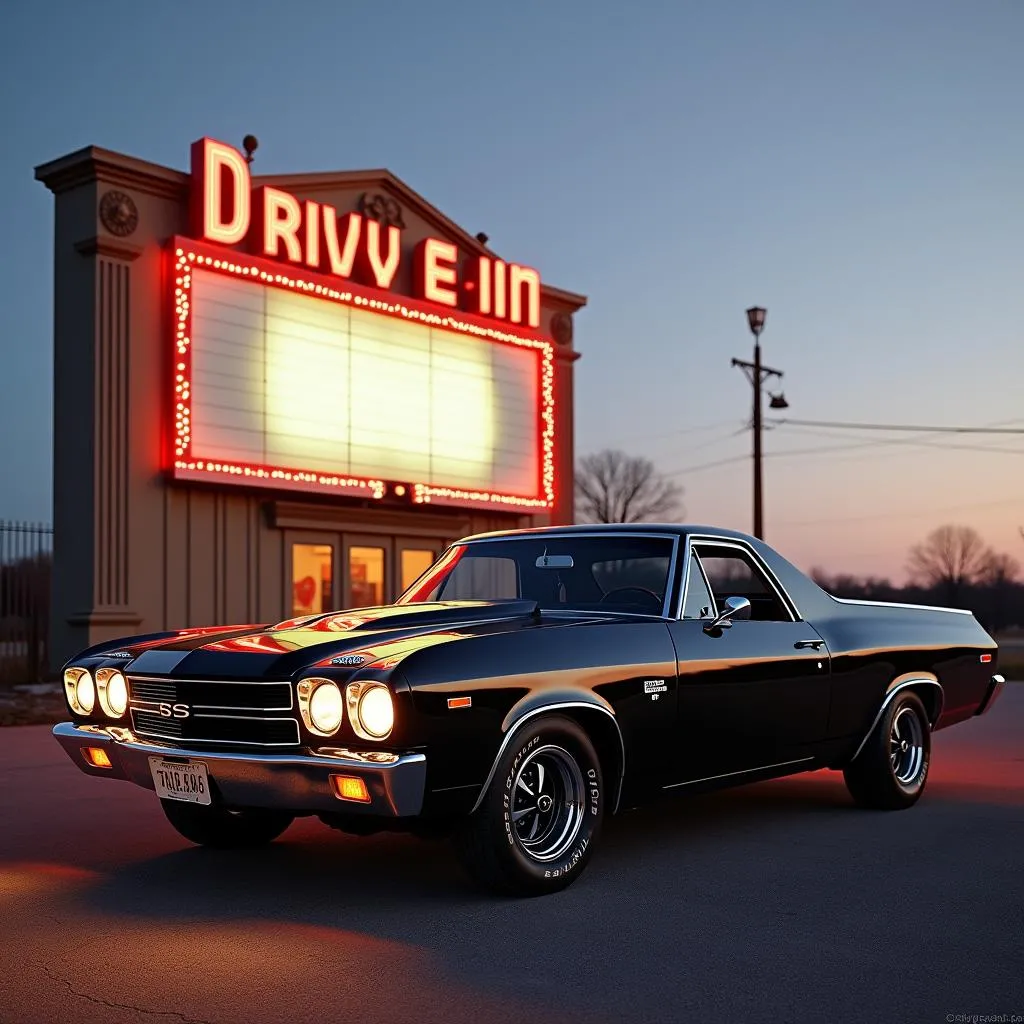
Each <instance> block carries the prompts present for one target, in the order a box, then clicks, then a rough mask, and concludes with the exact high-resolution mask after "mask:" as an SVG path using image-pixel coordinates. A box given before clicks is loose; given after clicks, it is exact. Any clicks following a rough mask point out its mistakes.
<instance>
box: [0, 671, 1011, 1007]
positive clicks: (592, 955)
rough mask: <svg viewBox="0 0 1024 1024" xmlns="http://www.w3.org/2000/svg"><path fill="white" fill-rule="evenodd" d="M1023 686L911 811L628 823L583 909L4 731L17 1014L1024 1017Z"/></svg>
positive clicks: (807, 808) (939, 768) (408, 848)
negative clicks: (219, 828)
mask: <svg viewBox="0 0 1024 1024" xmlns="http://www.w3.org/2000/svg"><path fill="white" fill-rule="evenodd" d="M1022 736H1024V684H1012V685H1011V686H1009V687H1008V688H1007V692H1006V694H1005V695H1004V696H1003V698H1002V700H1001V701H1000V703H999V704H998V705H997V706H996V708H995V709H994V710H993V712H992V713H991V714H990V715H988V716H986V717H984V718H982V719H977V720H974V721H970V722H966V723H964V724H962V725H958V726H955V727H953V728H952V729H949V730H945V731H943V732H941V733H939V734H937V735H936V737H935V740H934V748H933V759H932V773H931V777H930V780H929V788H928V792H927V794H926V796H925V798H924V799H923V800H922V801H921V803H920V804H919V805H918V806H917V807H916V808H914V809H912V810H910V811H907V812H898V813H878V812H876V813H871V812H864V811H858V810H855V809H853V808H852V806H851V804H850V801H849V798H848V797H847V795H846V791H845V789H844V787H843V784H842V778H841V776H839V775H837V774H835V773H830V772H818V773H814V774H811V775H804V776H797V777H796V778H793V779H789V780H783V781H778V782H768V783H761V784H758V785H756V786H748V787H745V788H743V789H737V790H732V791H729V792H724V793H719V794H711V795H707V796H700V797H691V798H688V799H686V798H684V799H678V800H674V801H670V802H666V803H664V804H662V805H660V806H657V807H653V808H648V809H644V810H641V811H637V812H632V813H630V814H628V815H625V816H623V817H622V818H620V819H616V820H613V821H611V822H610V823H609V824H608V826H607V827H606V830H605V833H604V835H603V836H602V839H601V842H600V846H599V848H598V850H597V853H596V855H595V858H594V860H593V861H592V863H591V865H590V867H589V868H588V870H587V872H586V873H585V874H584V876H583V877H582V878H581V879H580V881H579V882H578V883H577V884H576V885H575V886H573V887H572V888H570V889H569V890H568V891H566V892H564V893H561V894H558V895H556V896H553V897H547V898H544V899H540V900H525V901H508V900H492V899H490V898H489V897H487V896H486V895H482V894H480V893H479V892H478V891H476V890H475V889H474V888H473V887H472V886H471V885H470V883H469V882H468V881H467V880H466V878H465V877H464V876H463V875H462V873H461V871H460V870H459V868H458V867H457V865H456V863H455V860H454V857H453V856H452V855H451V853H450V851H449V849H448V847H447V846H446V845H445V844H443V843H431V842H424V841H421V840H416V839H412V838H408V837H402V836H387V835H384V836H375V837H370V838H366V839H354V838H348V837H345V836H342V835H340V834H338V833H335V832H332V831H330V830H328V829H326V828H324V827H323V826H321V825H319V824H318V823H315V822H311V821H300V822H297V823H296V824H295V825H293V826H292V828H291V829H289V830H288V832H286V833H285V835H284V836H283V837H282V839H281V840H279V841H278V842H277V843H275V844H274V845H273V846H272V847H270V848H268V849H265V850H262V851H246V852H229V851H222V852H216V851H207V850H199V849H196V848H194V847H191V846H190V845H189V844H188V843H186V842H185V841H184V840H183V839H181V838H180V837H179V836H178V835H177V834H176V833H175V832H174V831H173V830H172V829H171V828H170V826H169V825H168V824H167V823H166V821H165V820H164V818H163V815H162V814H161V812H160V809H159V807H158V805H157V803H156V800H155V797H154V796H153V794H152V793H149V792H147V791H143V790H140V789H136V788H135V787H133V786H131V785H129V784H128V783H122V782H114V781H107V782H104V781H101V780H96V779H92V778H89V777H87V776H85V775H83V774H82V773H80V772H79V771H78V770H77V769H76V768H75V767H74V766H73V765H72V764H71V762H70V761H69V760H68V759H67V757H66V756H65V755H64V753H63V752H62V751H61V750H60V749H59V747H58V746H57V744H56V743H55V742H54V740H53V739H52V737H51V736H50V735H49V730H48V729H47V728H46V727H41V726H26V727H19V728H8V729H0V1024H51V1022H52V1024H57V1022H66V1021H74V1022H75V1024H143V1022H157V1021H166V1022H171V1024H178V1022H180V1024H215V1022H216V1024H243V1022H244V1024H251V1022H254V1021H258V1022H268V1024H277V1022H281V1024H285V1022H287V1024H301V1022H304V1021H331V1022H335V1021H349V1020H366V1019H369V1020H374V1021H381V1022H388V1021H402V1022H405V1021H408V1022H410V1024H411V1022H416V1024H431V1022H434V1021H437V1022H441V1021H445V1022H452V1024H460V1022H463V1021H465V1022H474V1024H476V1022H478V1021H487V1022H495V1024H504V1022H509V1024H511V1022H513V1021H514V1022H517V1024H519V1022H521V1021H523V1020H530V1022H531V1024H547V1022H551V1024H554V1022H566V1024H575V1022H580V1024H583V1022H586V1024H598V1022H612V1021H624V1020H629V1021H652V1022H672V1021H684V1020H685V1021H690V1020H696V1021H701V1022H702V1024H703V1022H712V1021H723V1022H725V1021H728V1022H732V1021H737V1020H743V1021H773V1022H778V1021H790V1020H792V1021H803V1020H829V1021H832V1022H835V1024H840V1022H844V1021H869V1020H871V1021H874V1020H894V1021H897V1020H898V1021H918V1020H920V1021H928V1020H935V1021H941V1020H944V1019H946V1015H947V1014H956V1013H976V1014H997V1013H1006V1014H1012V1013H1017V1014H1024V980H1022V978H1024V975H1022V973H1021V971H1020V964H1021V962H1022V960H1024V872H1022V871H1021V866H1022V860H1021V850H1022V849H1024V741H1022V739H1021V737H1022Z"/></svg>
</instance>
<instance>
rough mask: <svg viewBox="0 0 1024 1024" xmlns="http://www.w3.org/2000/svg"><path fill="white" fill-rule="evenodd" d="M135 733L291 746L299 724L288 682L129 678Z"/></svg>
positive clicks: (196, 740) (197, 740) (198, 740)
mask: <svg viewBox="0 0 1024 1024" xmlns="http://www.w3.org/2000/svg"><path fill="white" fill-rule="evenodd" d="M128 692H129V696H130V703H131V716H132V728H133V731H134V732H136V733H137V734H138V735H139V736H152V737H154V738H157V739H168V740H179V741H182V742H188V743H202V744H205V743H210V744H225V743H230V744H237V745H241V746H245V745H253V746H261V747H290V746H296V745H298V743H299V723H298V721H297V720H296V719H295V718H294V717H293V716H290V715H285V714H281V712H287V711H291V710H292V707H293V700H292V687H291V684H290V683H281V682H274V683H253V682H234V681H228V680H216V679H160V678H156V677H152V676H134V677H133V676H129V677H128Z"/></svg>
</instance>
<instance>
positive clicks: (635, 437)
mask: <svg viewBox="0 0 1024 1024" xmlns="http://www.w3.org/2000/svg"><path fill="white" fill-rule="evenodd" d="M735 426H736V420H719V421H718V422H717V423H701V424H698V425H696V426H689V427H676V428H674V429H672V430H663V431H661V432H660V433H657V434H630V435H627V436H626V437H624V438H622V439H621V440H622V441H624V442H632V441H654V440H658V439H660V438H663V437H678V436H679V435H681V434H699V433H700V432H701V431H704V430H717V429H720V428H721V427H735ZM742 429H743V430H746V429H747V428H746V427H745V426H744V427H743V428H742ZM728 436H730V437H731V436H732V435H731V434H730V435H728Z"/></svg>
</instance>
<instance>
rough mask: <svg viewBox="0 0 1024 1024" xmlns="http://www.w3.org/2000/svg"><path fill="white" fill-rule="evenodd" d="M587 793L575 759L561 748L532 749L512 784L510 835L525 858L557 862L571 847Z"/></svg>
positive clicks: (577, 830) (581, 818) (580, 820)
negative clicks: (511, 831)
mask: <svg viewBox="0 0 1024 1024" xmlns="http://www.w3.org/2000/svg"><path fill="white" fill-rule="evenodd" d="M585 796H586V791H585V788H584V784H583V772H582V771H581V769H580V766H579V765H578V764H577V763H576V759H575V758H574V757H573V756H572V754H570V753H569V752H568V751H567V750H564V749H563V748H562V747H558V746H555V745H553V744H549V745H548V746H544V747H540V748H539V749H535V750H534V751H533V752H532V753H531V754H529V755H528V757H527V758H526V760H524V761H523V763H522V764H521V765H520V766H519V770H518V771H517V772H516V775H515V781H514V782H513V784H512V806H511V819H512V829H513V835H514V836H515V841H516V842H517V843H518V845H519V847H520V849H521V850H522V851H523V853H525V854H526V856H528V857H530V858H532V859H533V860H536V861H538V862H541V863H546V862H548V861H552V860H556V859H557V858H558V857H560V856H561V855H562V854H563V853H565V851H566V850H568V849H569V847H570V846H572V844H573V842H574V840H575V839H576V836H577V834H578V833H579V830H580V825H581V824H582V822H583V811H584V802H585Z"/></svg>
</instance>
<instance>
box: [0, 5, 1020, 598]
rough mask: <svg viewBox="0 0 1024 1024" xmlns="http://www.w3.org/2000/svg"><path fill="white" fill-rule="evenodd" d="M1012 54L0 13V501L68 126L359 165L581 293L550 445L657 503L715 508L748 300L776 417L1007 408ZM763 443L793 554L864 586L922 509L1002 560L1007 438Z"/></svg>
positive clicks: (1008, 21)
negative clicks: (976, 537)
mask: <svg viewBox="0 0 1024 1024" xmlns="http://www.w3.org/2000/svg"><path fill="white" fill-rule="evenodd" d="M1022 44H1024V4H1022V3H1020V2H1019V0H980V2H977V3H968V2H966V0H959V2H949V0H904V2H901V3H891V2H890V0H847V2H828V3H821V2H818V0H805V2H801V3H797V2H790V0H773V2H771V3H765V2H763V0H749V2H739V0H724V2H702V3H692V2H688V0H677V2H663V3H651V2H638V3H631V4H618V3H616V4H612V3H606V2H602V0H596V2H593V0H592V2H562V0H545V2H522V3H517V4H492V3H480V2H479V0H477V2H473V3H470V2H465V3H454V2H447V0H439V2H436V3H429V4H428V3H422V2H407V3H387V2H377V3H373V4H369V3H362V2H356V0H350V2H346V3H341V4H339V3H302V2H295V3H292V4H289V5H282V4H269V3H261V2H248V3H244V4H243V3H235V2H230V3H229V2H221V3H208V2H205V3H199V2H187V0H183V2H179V3H176V4H139V3H137V2H136V3H114V2H109V0H96V2H95V3H92V4H81V3H75V4H71V3H61V2H55V3H51V4H43V5H40V4H29V3H24V2H22V3H12V4H9V5H5V8H4V12H3V14H0V94H2V96H3V100H4V108H5V117H4V142H3V147H2V150H0V185H2V190H3V192H2V194H3V199H2V202H3V208H2V213H3V218H2V222H3V224H4V228H5V230H6V231H7V233H8V256H7V259H6V261H5V265H6V268H7V269H6V273H5V274H4V275H3V277H2V279H0V303H2V305H3V308H4V310H5V312H6V320H5V325H4V328H5V329H4V332H3V341H2V346H3V352H4V357H5V359H4V372H3V374H2V376H0V518H12V519H34V520H40V521H46V522H49V521H51V518H52V511H51V482H50V473H51V443H52V431H51V418H52V401H51V372H52V335H51V332H52V305H53V298H52V276H51V275H52V259H53V197H52V196H51V195H50V194H49V193H48V192H47V190H46V189H45V188H44V187H43V186H42V185H41V184H39V183H38V182H36V181H34V180H33V173H32V172H33V167H34V166H35V165H37V164H39V163H43V162H45V161H48V160H50V159H53V158H55V157H58V156H61V155H63V154H65V153H68V152H70V151H72V150H75V149H78V148H80V147H82V146H86V145H89V144H95V145H98V146H102V147H105V148H108V149H114V150H119V151H122V152H125V153H129V154H132V155H134V156H138V157H141V158H143V159H146V160H152V161H156V162H158V163H164V164H167V165H170V166H174V167H178V168H181V169H186V168H187V165H188V156H189V144H190V143H191V142H192V141H193V140H195V139H197V138H199V137H200V136H203V135H209V136H213V137H215V138H220V139H223V140H225V141H230V142H234V143H236V144H238V143H240V142H241V139H242V137H243V135H245V134H246V133H250V132H251V133H253V134H255V135H257V136H258V138H259V140H260V148H259V151H258V153H257V157H256V164H255V166H254V170H255V171H256V172H257V173H262V174H272V173H277V172H301V171H314V170H335V169H350V168H360V167H387V168H388V169H390V170H391V171H393V172H394V173H395V174H397V175H398V176H399V177H400V178H402V179H404V180H405V181H406V182H407V183H408V184H409V185H410V186H411V187H412V188H414V189H415V190H416V191H418V192H419V193H420V194H421V195H423V196H425V197H426V198H427V199H428V200H429V201H431V202H432V203H434V204H435V205H436V206H438V207H439V208H440V209H441V210H442V211H444V213H446V214H447V215H448V216H450V217H451V218H452V219H454V220H455V221H457V222H458V223H460V224H462V225H463V226H464V227H466V228H467V229H468V230H469V231H470V232H476V231H480V230H483V231H486V232H487V234H488V235H489V236H490V244H491V246H492V247H493V248H494V249H495V250H496V251H497V252H498V253H499V254H500V255H501V256H503V257H504V258H507V259H511V260H516V261H519V262H523V263H529V264H532V265H534V266H536V267H538V268H539V269H540V271H541V274H542V275H543V277H544V279H545V280H546V281H548V282H550V283H551V284H553V285H556V286H559V287H563V288H566V289H569V290H572V291H578V292H583V293H585V294H586V295H588V296H589V304H588V306H587V308H586V309H585V310H584V311H582V312H581V313H580V314H579V315H578V317H577V319H576V339H577V345H578V347H579V349H580V351H581V352H582V358H581V359H580V361H579V362H578V363H577V417H576V445H577V454H579V455H582V454H586V453H588V452H592V451H596V450H598V449H600V448H603V447H621V448H624V449H625V450H627V451H629V452H631V453H635V454H640V455H647V456H650V457H651V458H652V459H654V460H655V462H656V463H657V465H658V466H659V468H660V469H662V470H663V471H665V472H667V473H671V474H673V476H674V477H675V478H676V479H678V480H679V481H680V482H681V483H682V484H683V485H684V486H685V488H686V495H685V504H686V518H687V519H688V520H690V521H696V522H703V523H712V524H716V525H721V526H728V527H735V528H738V529H743V530H749V529H750V528H751V509H750V506H751V498H750V495H751V481H750V477H751V471H750V459H749V457H748V453H749V450H750V434H749V430H747V429H745V428H746V425H747V419H748V416H749V408H750V397H751V393H750V386H749V384H748V383H747V381H746V379H745V378H744V376H743V375H742V374H741V372H740V371H739V370H737V369H733V368H732V367H731V366H730V359H731V358H732V357H733V356H738V357H741V358H744V359H749V358H750V357H751V346H752V337H751V335H750V334H749V332H748V330H747V326H746V320H745V316H744V310H745V308H746V307H747V306H750V305H754V304H757V305H762V306H765V307H767V309H768V317H767V324H766V327H765V331H764V334H763V348H764V358H765V361H766V362H767V363H768V364H770V365H772V366H775V367H778V368H780V369H783V370H785V379H784V381H783V382H782V385H781V387H782V389H783V390H784V391H785V395H786V398H787V400H788V401H789V403H790V408H789V409H788V410H787V411H786V412H785V413H784V414H783V415H786V416H790V417H793V418H796V419H805V420H827V421H855V422H863V421H870V422H883V423H923V424H949V425H975V426H995V425H998V426H1002V427H1017V428H1022V429H1024V344H1022V341H1024V309H1022V304H1024V256H1022V239H1024V131H1022V128H1021V118H1022V111H1024V60H1022V58H1021V52H1022ZM894 437H896V438H899V439H900V440H901V442H904V443H899V444H896V443H893V438H894ZM908 441H910V442H913V443H905V442H908ZM765 449H766V452H767V457H766V460H765V479H766V485H765V486H766V490H765V526H766V539H767V540H768V541H769V542H770V543H772V544H773V545H775V546H776V547H778V548H779V549H780V550H781V551H782V552H783V553H784V554H786V555H787V556H788V557H790V558H791V559H792V560H793V561H795V562H796V563H797V564H799V565H801V566H802V567H804V568H807V569H809V568H810V567H812V566H816V565H820V566H823V567H825V568H827V569H829V570H832V571H850V572H856V573H867V572H871V573H883V574H887V575H890V576H892V577H894V578H897V579H899V578H901V577H902V575H903V566H904V562H905V557H906V552H907V549H908V548H909V546H910V545H911V544H912V543H914V542H915V541H917V540H919V539H920V538H921V537H923V536H924V534H925V533H926V532H927V531H928V530H930V529H932V528H934V527H936V526H939V525H941V524H943V523H947V522H951V523H963V524H968V525H972V526H975V527H976V528H977V529H979V530H980V531H981V533H982V534H983V535H984V537H985V539H986V540H987V541H988V542H989V543H991V544H992V545H993V546H995V547H996V548H997V549H999V550H1002V551H1006V552H1008V553H1010V554H1012V555H1014V556H1016V557H1018V558H1020V559H1022V560H1024V540H1022V539H1021V536H1020V534H1019V533H1018V526H1021V525H1024V473H1022V468H1024V434H1021V435H1012V434H1006V435H1002V436H999V435H992V436H986V435H966V436H964V435H959V436H949V435H946V436H936V435H931V436H925V435H911V436H908V435H888V434H883V433H877V432H876V433H860V432H857V431H852V430H839V429H827V430H826V429H809V428H801V427H796V426H779V427H777V428H776V429H773V430H771V431H770V432H769V433H767V434H766V437H765ZM727 460H728V461H727Z"/></svg>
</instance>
